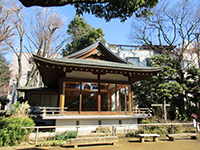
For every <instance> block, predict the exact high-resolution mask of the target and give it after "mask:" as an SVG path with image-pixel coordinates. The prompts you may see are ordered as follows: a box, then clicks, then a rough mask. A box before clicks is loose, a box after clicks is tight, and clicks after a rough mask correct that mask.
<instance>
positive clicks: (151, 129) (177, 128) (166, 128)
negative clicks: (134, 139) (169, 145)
mask: <svg viewBox="0 0 200 150" xmlns="http://www.w3.org/2000/svg"><path fill="white" fill-rule="evenodd" d="M151 123H159V122H157V121H155V120H154V119H148V118H147V119H144V120H142V124H151ZM168 123H169V122H168ZM173 128H174V129H173V131H174V133H181V132H183V127H182V126H181V125H174V126H173ZM142 132H145V133H147V134H153V133H154V134H160V136H161V137H165V136H166V135H167V134H172V126H171V125H163V126H160V125H159V126H158V125H155V126H154V125H153V126H146V127H145V131H143V127H141V128H140V131H139V133H142Z"/></svg>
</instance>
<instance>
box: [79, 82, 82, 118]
mask: <svg viewBox="0 0 200 150" xmlns="http://www.w3.org/2000/svg"><path fill="white" fill-rule="evenodd" d="M81 110H82V82H80V99H79V114H80V113H81Z"/></svg>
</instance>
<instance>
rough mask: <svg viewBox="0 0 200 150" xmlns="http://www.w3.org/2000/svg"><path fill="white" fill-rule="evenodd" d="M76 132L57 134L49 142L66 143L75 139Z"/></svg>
mask: <svg viewBox="0 0 200 150" xmlns="http://www.w3.org/2000/svg"><path fill="white" fill-rule="evenodd" d="M75 137H76V132H75V131H65V132H57V133H56V135H55V136H54V137H52V138H51V139H50V140H64V141H67V140H68V139H71V138H75Z"/></svg>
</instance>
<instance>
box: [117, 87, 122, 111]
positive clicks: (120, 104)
mask: <svg viewBox="0 0 200 150" xmlns="http://www.w3.org/2000/svg"><path fill="white" fill-rule="evenodd" d="M118 91H119V111H122V100H121V92H120V89H119V90H118Z"/></svg>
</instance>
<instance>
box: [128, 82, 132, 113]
mask: <svg viewBox="0 0 200 150" xmlns="http://www.w3.org/2000/svg"><path fill="white" fill-rule="evenodd" d="M131 100H132V98H131V85H129V86H128V103H129V104H128V106H129V111H132V107H131Z"/></svg>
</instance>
